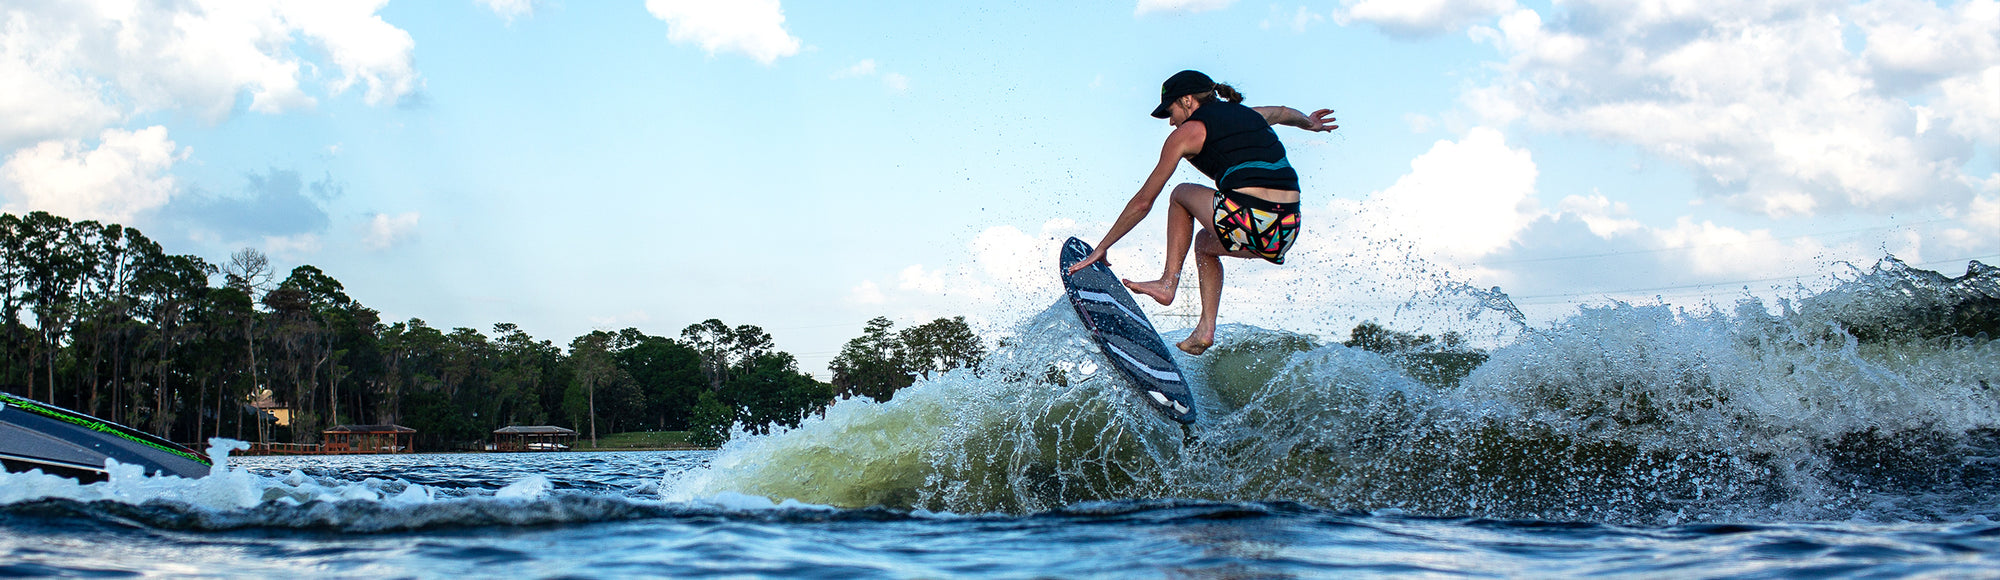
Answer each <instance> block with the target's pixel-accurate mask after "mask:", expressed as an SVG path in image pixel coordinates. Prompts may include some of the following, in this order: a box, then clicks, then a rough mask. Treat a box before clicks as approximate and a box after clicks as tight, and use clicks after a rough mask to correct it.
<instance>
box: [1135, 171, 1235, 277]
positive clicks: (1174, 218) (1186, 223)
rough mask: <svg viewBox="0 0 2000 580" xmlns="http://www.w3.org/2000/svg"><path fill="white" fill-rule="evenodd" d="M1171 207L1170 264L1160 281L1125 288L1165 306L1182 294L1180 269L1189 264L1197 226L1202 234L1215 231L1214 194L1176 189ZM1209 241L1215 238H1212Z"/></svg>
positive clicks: (1199, 189)
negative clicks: (1189, 252)
mask: <svg viewBox="0 0 2000 580" xmlns="http://www.w3.org/2000/svg"><path fill="white" fill-rule="evenodd" d="M1170 201H1171V203H1170V204H1168V207H1167V263H1166V268H1165V271H1164V272H1161V273H1160V279H1158V280H1154V281H1151V282H1133V281H1131V280H1126V281H1125V287H1126V288H1128V289H1131V290H1132V291H1133V292H1138V293H1140V294H1145V295H1147V296H1150V297H1152V298H1153V300H1154V301H1155V302H1159V303H1160V304H1162V305H1171V304H1173V303H1174V294H1175V293H1177V292H1179V291H1180V285H1181V268H1182V265H1183V264H1184V263H1185V262H1186V261H1187V254H1188V247H1189V245H1190V243H1191V242H1193V241H1194V238H1195V225H1196V224H1200V225H1201V229H1202V231H1208V230H1211V229H1214V228H1215V224H1214V222H1215V190H1214V189H1210V188H1207V187H1203V186H1200V185H1195V184H1192V183H1183V184H1180V185H1178V186H1175V187H1174V192H1173V196H1172V197H1171V198H1170ZM1209 237H1211V238H1212V237H1214V234H1210V235H1209Z"/></svg>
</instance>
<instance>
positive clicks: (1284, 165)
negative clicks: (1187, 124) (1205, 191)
mask: <svg viewBox="0 0 2000 580" xmlns="http://www.w3.org/2000/svg"><path fill="white" fill-rule="evenodd" d="M1291 167H1292V162H1291V160H1290V159H1279V160H1278V162H1277V163H1272V162H1269V161H1245V162H1242V163H1238V164H1236V166H1234V167H1230V168H1229V169H1228V170H1225V171H1223V172H1222V177H1217V178H1215V184H1216V185H1218V186H1220V185H1222V180H1225V179H1229V174H1231V173H1235V172H1236V170H1238V169H1270V170H1273V171H1275V170H1279V169H1291Z"/></svg>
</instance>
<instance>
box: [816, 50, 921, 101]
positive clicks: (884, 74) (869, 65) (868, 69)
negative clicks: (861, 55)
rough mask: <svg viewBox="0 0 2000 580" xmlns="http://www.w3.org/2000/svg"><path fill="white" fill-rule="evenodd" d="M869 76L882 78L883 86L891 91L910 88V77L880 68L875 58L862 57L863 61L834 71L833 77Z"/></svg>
mask: <svg viewBox="0 0 2000 580" xmlns="http://www.w3.org/2000/svg"><path fill="white" fill-rule="evenodd" d="M867 77H876V78H879V79H881V81H882V86H884V87H887V88H888V89H889V90H890V91H891V92H897V93H901V92H904V91H908V90H909V89H910V77H907V76H903V75H902V74H901V73H894V72H888V71H882V70H879V67H878V66H877V65H876V64H875V59H872V58H866V59H861V62H857V63H854V65H853V66H849V67H847V68H844V69H841V70H839V71H838V72H835V73H833V78H835V79H849V78H867Z"/></svg>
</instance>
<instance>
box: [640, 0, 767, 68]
mask: <svg viewBox="0 0 2000 580" xmlns="http://www.w3.org/2000/svg"><path fill="white" fill-rule="evenodd" d="M646 11H647V12H651V13H652V14H653V17H655V18H659V19H660V20H662V21H665V22H666V23H667V39H668V40H671V41H673V42H674V43H676V44H687V43H693V44H697V45H700V46H701V49H702V50H704V51H707V52H708V54H710V55H714V54H715V53H717V52H740V53H743V54H744V55H746V56H749V57H750V58H752V59H756V60H757V62H761V63H764V64H771V63H773V62H776V61H777V60H778V58H779V57H785V56H791V55H794V54H798V52H799V39H798V38H797V37H794V36H792V34H791V33H790V32H787V31H785V13H784V10H783V9H782V8H780V7H779V5H778V0H732V1H729V2H711V1H706V0H646Z"/></svg>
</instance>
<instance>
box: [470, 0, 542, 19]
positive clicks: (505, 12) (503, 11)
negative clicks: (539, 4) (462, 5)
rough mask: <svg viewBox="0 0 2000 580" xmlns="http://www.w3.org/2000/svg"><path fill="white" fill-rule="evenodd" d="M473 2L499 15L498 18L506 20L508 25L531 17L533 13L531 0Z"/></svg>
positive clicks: (483, 0)
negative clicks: (519, 19) (517, 19)
mask: <svg viewBox="0 0 2000 580" xmlns="http://www.w3.org/2000/svg"><path fill="white" fill-rule="evenodd" d="M473 1H474V2H477V3H479V5H481V6H485V7H486V9H488V10H492V11H493V13H494V14H498V15H500V17H501V18H504V19H506V20H507V23H509V24H512V23H513V22H514V19H516V18H522V17H525V16H531V15H533V14H534V13H535V3H534V1H533V0H473Z"/></svg>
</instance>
